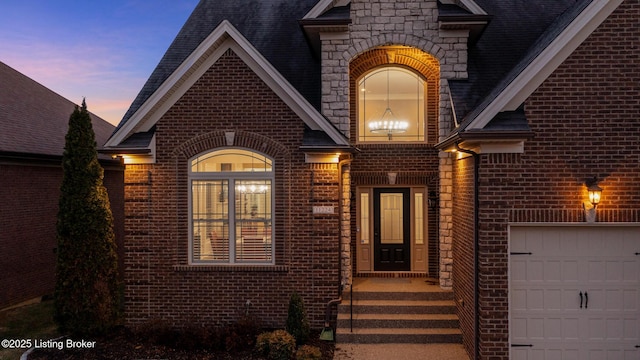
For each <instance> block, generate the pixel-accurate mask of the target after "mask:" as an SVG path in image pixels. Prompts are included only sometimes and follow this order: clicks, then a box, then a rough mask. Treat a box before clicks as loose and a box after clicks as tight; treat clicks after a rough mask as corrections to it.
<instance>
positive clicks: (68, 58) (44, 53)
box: [0, 0, 198, 125]
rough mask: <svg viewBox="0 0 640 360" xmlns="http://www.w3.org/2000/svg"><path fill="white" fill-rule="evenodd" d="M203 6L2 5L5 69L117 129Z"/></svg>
mask: <svg viewBox="0 0 640 360" xmlns="http://www.w3.org/2000/svg"><path fill="white" fill-rule="evenodd" d="M197 4H198V0H104V1H103V0H99V1H86V0H84V1H81V0H0V61H1V62H3V63H5V64H7V65H9V66H10V67H12V68H14V69H16V70H17V71H19V72H21V73H23V74H24V75H26V76H28V77H30V78H32V79H34V80H35V81H37V82H39V83H40V84H42V85H44V86H46V87H47V88H49V89H51V90H53V91H55V92H57V93H58V94H60V95H62V96H64V97H65V98H67V99H69V100H70V101H72V102H74V103H77V104H79V103H81V102H82V98H83V97H84V98H86V101H87V106H88V108H89V111H91V112H93V113H95V114H97V115H98V116H100V117H102V118H103V119H105V120H107V121H109V122H111V123H113V124H114V125H115V124H117V123H118V122H119V121H120V119H121V118H122V116H123V115H124V113H125V112H126V110H127V109H128V107H129V105H130V104H131V102H132V101H133V99H134V98H135V96H136V95H137V94H138V91H140V89H141V88H142V85H143V84H144V82H145V81H146V80H147V78H148V77H149V75H150V74H151V72H152V71H153V69H154V68H155V66H156V65H157V64H158V62H159V61H160V58H161V57H162V55H163V54H164V52H165V51H166V50H167V48H168V47H169V44H171V42H172V41H173V39H174V37H175V36H176V35H177V33H178V31H179V30H180V28H181V27H182V25H183V24H184V22H185V21H186V20H187V18H188V17H189V15H190V14H191V12H192V11H193V9H194V8H195V7H196V5H197Z"/></svg>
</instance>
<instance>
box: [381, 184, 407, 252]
mask: <svg viewBox="0 0 640 360" xmlns="http://www.w3.org/2000/svg"><path fill="white" fill-rule="evenodd" d="M403 199H404V198H403V194H402V193H385V194H380V243H381V244H402V243H403V242H404V229H403V226H402V225H403V217H404V214H403V209H404V206H403Z"/></svg>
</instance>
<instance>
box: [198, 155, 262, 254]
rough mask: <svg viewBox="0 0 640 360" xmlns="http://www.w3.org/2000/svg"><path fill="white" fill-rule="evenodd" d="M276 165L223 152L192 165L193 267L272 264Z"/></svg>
mask: <svg viewBox="0 0 640 360" xmlns="http://www.w3.org/2000/svg"><path fill="white" fill-rule="evenodd" d="M273 181H274V175H273V161H272V159H271V158H269V157H267V156H265V155H263V154H261V153H258V152H255V151H251V150H247V149H240V148H225V149H222V150H214V151H210V152H207V153H204V154H200V155H198V156H196V157H194V158H192V159H191V161H190V167H189V184H190V189H189V198H190V234H189V237H190V259H191V263H194V264H264V265H272V264H274V245H273V227H272V222H273V219H272V216H273V202H274V201H273V191H272V188H273Z"/></svg>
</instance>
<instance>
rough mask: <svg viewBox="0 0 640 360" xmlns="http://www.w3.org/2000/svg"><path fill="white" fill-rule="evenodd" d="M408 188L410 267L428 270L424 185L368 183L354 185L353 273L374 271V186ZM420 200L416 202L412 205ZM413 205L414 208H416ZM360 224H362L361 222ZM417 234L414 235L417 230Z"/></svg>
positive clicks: (427, 232)
mask: <svg viewBox="0 0 640 360" xmlns="http://www.w3.org/2000/svg"><path fill="white" fill-rule="evenodd" d="M401 188H408V189H409V202H410V225H409V228H410V238H409V239H410V240H409V241H410V246H409V252H410V263H411V265H410V270H409V271H412V272H423V273H426V272H427V271H428V266H429V261H428V243H429V239H428V234H429V231H428V222H429V221H428V218H429V217H428V211H429V206H428V205H427V194H428V190H429V189H428V188H427V186H411V185H398V186H389V185H368V186H356V191H355V193H356V196H355V204H356V211H355V217H356V229H355V233H356V234H355V237H356V252H355V259H354V262H355V266H356V273H370V272H374V271H375V270H374V254H375V253H374V250H375V249H374V240H373V216H374V214H373V200H374V189H390V190H393V189H401ZM418 202H420V204H416V203H418ZM416 205H417V206H418V207H416ZM363 223H364V224H363ZM419 232H422V234H421V235H419V236H416V234H417V233H419Z"/></svg>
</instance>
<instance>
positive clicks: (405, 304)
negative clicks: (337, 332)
mask: <svg viewBox="0 0 640 360" xmlns="http://www.w3.org/2000/svg"><path fill="white" fill-rule="evenodd" d="M455 311H456V306H455V303H454V302H453V300H354V301H353V313H354V314H367V313H369V314H379V313H389V314H447V313H448V314H455ZM343 313H349V314H350V313H351V303H350V301H349V300H346V301H345V300H343V301H342V303H341V304H340V305H338V314H343Z"/></svg>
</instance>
